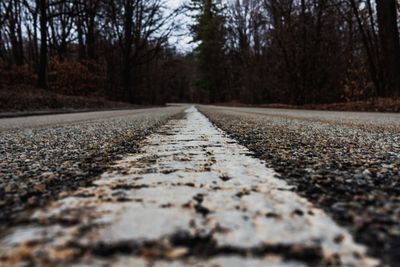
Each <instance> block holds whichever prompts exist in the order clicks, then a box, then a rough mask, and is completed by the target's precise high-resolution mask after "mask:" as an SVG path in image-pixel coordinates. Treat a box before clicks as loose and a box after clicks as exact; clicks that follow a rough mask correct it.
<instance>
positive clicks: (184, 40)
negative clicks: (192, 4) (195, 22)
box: [166, 0, 193, 52]
mask: <svg viewBox="0 0 400 267" xmlns="http://www.w3.org/2000/svg"><path fill="white" fill-rule="evenodd" d="M184 1H187V0H166V2H167V3H168V5H169V6H170V8H171V9H174V8H177V7H179V5H181V4H182V3H183V2H184ZM179 19H180V20H181V24H182V25H181V28H182V29H181V33H180V34H184V35H185V36H181V37H179V38H178V37H172V38H171V40H170V42H171V44H174V45H176V46H177V48H178V49H180V50H182V51H185V52H189V51H190V50H192V48H193V45H192V44H189V43H190V41H191V40H192V38H191V36H190V34H189V32H188V28H187V26H188V25H187V24H188V19H187V18H186V17H185V16H184V15H182V16H181V17H180V18H179Z"/></svg>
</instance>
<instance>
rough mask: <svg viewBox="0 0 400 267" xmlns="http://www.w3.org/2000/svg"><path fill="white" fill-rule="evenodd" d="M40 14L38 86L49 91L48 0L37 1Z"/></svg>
mask: <svg viewBox="0 0 400 267" xmlns="http://www.w3.org/2000/svg"><path fill="white" fill-rule="evenodd" d="M37 3H38V4H39V12H40V39H41V40H40V59H39V69H38V86H39V87H40V88H44V89H47V63H48V62H47V60H48V59H47V10H46V0H37Z"/></svg>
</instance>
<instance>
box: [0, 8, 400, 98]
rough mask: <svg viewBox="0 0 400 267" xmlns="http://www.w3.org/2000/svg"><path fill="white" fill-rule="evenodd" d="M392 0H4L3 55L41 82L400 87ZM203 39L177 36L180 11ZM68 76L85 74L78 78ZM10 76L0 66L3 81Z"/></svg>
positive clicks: (89, 86) (61, 86)
mask: <svg viewBox="0 0 400 267" xmlns="http://www.w3.org/2000/svg"><path fill="white" fill-rule="evenodd" d="M398 11H399V8H398V3H397V1H395V0H387V1H386V0H385V1H372V0H329V1H328V0H229V1H228V0H227V1H219V0H187V1H186V2H185V5H184V6H182V8H180V9H178V10H171V9H169V8H168V7H167V4H166V2H165V1H164V0H115V1H105V0H64V1H60V0H2V1H1V2H0V65H1V69H2V70H10V69H11V70H14V69H19V70H20V69H24V71H25V72H27V73H30V74H31V75H33V76H34V77H35V80H36V86H38V87H41V88H45V89H46V90H49V91H56V92H60V93H64V94H79V95H87V94H91V93H94V92H95V93H96V94H103V95H105V96H107V97H109V98H111V99H116V100H123V101H129V102H132V103H164V102H166V101H201V102H225V101H233V100H238V101H241V102H246V103H272V102H280V103H290V104H309V103H327V102H335V101H349V100H359V99H366V98H371V97H396V96H399V95H400V43H399V31H398V24H399V20H398ZM183 12H187V13H188V14H190V16H191V17H192V20H191V22H188V24H189V25H184V26H183V27H184V28H188V29H190V31H191V33H192V34H193V39H194V41H196V45H197V46H196V48H195V49H194V51H193V52H191V53H186V54H182V52H179V50H177V49H176V48H175V47H174V46H173V45H172V44H170V43H169V40H170V37H171V35H173V34H175V33H176V29H177V27H178V26H181V27H182V25H181V23H179V22H178V18H177V17H178V14H182V13H183ZM71 77H75V78H74V79H75V80H76V83H74V84H72V85H71V80H74V79H72V78H71ZM9 83H10V81H8V80H7V77H3V76H2V75H0V88H1V87H3V88H4V87H6V86H7V85H8V84H9Z"/></svg>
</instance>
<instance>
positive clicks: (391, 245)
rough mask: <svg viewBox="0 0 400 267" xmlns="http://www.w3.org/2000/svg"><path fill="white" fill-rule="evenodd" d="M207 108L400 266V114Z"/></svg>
mask: <svg viewBox="0 0 400 267" xmlns="http://www.w3.org/2000/svg"><path fill="white" fill-rule="evenodd" d="M200 110H201V111H202V112H203V113H204V114H206V115H207V116H208V117H209V118H210V119H211V121H212V122H214V123H215V124H216V125H217V126H219V127H220V128H221V129H222V130H224V131H225V132H227V133H228V134H229V135H230V136H231V137H232V138H234V139H236V140H238V141H239V143H240V144H242V145H244V146H246V147H248V148H249V149H250V150H251V151H253V152H254V153H255V155H256V156H257V157H258V158H261V159H263V160H265V161H266V163H267V166H269V167H271V168H273V169H274V170H275V171H277V172H278V173H279V174H280V176H281V179H283V180H285V181H287V182H288V183H289V184H290V185H293V186H294V190H295V192H297V193H298V194H300V195H302V196H304V197H305V198H307V199H308V200H310V201H311V202H312V203H314V204H315V205H317V206H318V207H320V208H322V209H323V210H325V211H326V212H327V213H328V214H329V215H330V216H331V217H333V218H334V220H335V221H336V222H338V223H339V224H340V225H342V226H344V227H346V228H347V229H349V230H350V232H351V233H352V234H353V235H354V236H355V238H356V241H358V242H360V243H362V244H365V245H367V246H368V248H369V252H370V254H371V255H373V256H375V257H378V258H380V259H382V260H383V261H384V262H385V263H387V264H389V265H390V266H400V256H399V255H400V253H399V251H400V224H399V221H400V198H399V195H400V114H386V113H358V112H325V111H302V110H277V109H259V108H254V109H252V108H228V107H212V106H201V108H200Z"/></svg>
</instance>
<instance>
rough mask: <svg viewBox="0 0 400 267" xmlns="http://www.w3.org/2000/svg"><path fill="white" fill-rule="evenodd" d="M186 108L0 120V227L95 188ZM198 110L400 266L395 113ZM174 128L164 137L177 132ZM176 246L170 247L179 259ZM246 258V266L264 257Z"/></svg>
mask: <svg viewBox="0 0 400 267" xmlns="http://www.w3.org/2000/svg"><path fill="white" fill-rule="evenodd" d="M185 108H187V106H185V105H184V106H175V107H167V108H156V109H144V110H124V111H105V112H90V113H79V114H63V115H53V116H51V115H46V116H34V117H24V118H12V119H1V120H0V177H1V178H0V196H1V197H0V220H1V225H2V227H1V228H0V230H1V233H5V232H7V231H8V230H9V229H10V226H11V225H13V226H15V225H16V226H18V225H26V224H27V221H29V220H30V219H29V218H30V216H31V215H30V214H31V212H32V211H34V210H37V209H42V208H43V207H46V206H47V205H48V203H49V201H57V200H58V199H60V198H61V199H62V198H64V197H65V196H66V195H67V196H68V194H74V192H76V190H80V189H79V188H87V187H90V186H92V183H93V181H95V180H97V179H98V178H99V177H100V175H101V174H102V173H104V172H106V171H107V170H109V169H110V168H111V166H112V164H113V163H114V162H116V161H117V160H119V159H121V158H124V157H126V156H127V155H135V154H136V153H139V152H140V147H141V146H142V143H143V140H144V138H146V137H148V136H149V135H150V133H153V132H155V131H157V130H158V129H160V126H161V125H164V124H165V123H166V122H167V121H168V120H169V119H171V118H174V119H177V120H179V119H182V116H183V113H182V111H183V110H184V109H185ZM199 110H200V111H201V112H202V113H203V114H205V115H206V116H207V117H208V118H209V119H210V120H211V121H212V122H213V123H214V124H215V125H216V126H218V127H219V128H220V129H222V130H224V131H225V132H226V133H228V134H229V135H230V136H231V137H232V138H233V139H235V140H237V141H238V142H239V143H240V144H241V145H244V146H245V147H247V148H248V149H250V150H251V151H252V152H253V153H254V156H255V157H257V158H260V159H262V160H264V161H265V163H266V165H267V167H269V168H271V169H272V170H274V171H276V172H277V173H278V175H279V176H280V177H279V179H281V180H283V181H285V182H286V183H287V184H288V185H289V186H291V188H292V191H293V192H294V193H296V194H298V195H300V196H301V197H304V198H305V199H307V201H309V202H310V203H311V204H312V205H315V206H316V207H317V208H319V209H322V210H323V211H325V212H326V213H327V214H328V216H330V217H331V218H333V220H334V222H335V223H337V224H338V225H339V226H341V227H343V228H344V229H346V231H349V233H350V234H351V235H353V236H354V238H355V241H356V242H357V243H359V244H361V245H365V246H366V247H367V249H368V253H369V255H370V256H371V257H374V258H377V259H379V260H381V261H382V262H383V264H387V265H388V266H400V259H399V253H398V251H399V249H400V224H399V223H398V222H399V221H400V198H399V195H400V173H399V169H400V115H399V114H380V113H356V112H321V111H301V110H281V109H260V108H231V107H215V106H199ZM198 127H202V126H201V124H199V125H198ZM171 131H172V132H171V133H168V134H167V136H169V135H173V134H176V131H174V130H173V129H171ZM153 141H154V140H153ZM181 141H184V140H181ZM174 142H175V141H174ZM174 142H172V143H174ZM160 143H161V141H160ZM228 143H229V142H228ZM227 153H230V152H227ZM156 154H157V153H156ZM150 158H151V157H150ZM149 160H150V159H149ZM150 162H151V161H150ZM224 164H225V165H227V164H229V163H227V162H225V163H224ZM133 188H134V187H133ZM164 204H165V203H164ZM167 204H168V203H167ZM167 206H168V205H167ZM201 208H202V207H200V210H201ZM203 211H205V210H203ZM222 230H223V229H222ZM185 240H186V239H185ZM185 240H181V241H182V242H186V241H187V240H186V241H185ZM201 240H202V239H200V241H201ZM203 241H204V242H206V240H203ZM190 242H199V240H197V241H196V240H191V241H190ZM207 242H209V241H207ZM182 251H183V250H178V251H172V252H174V253H176V255H178V256H179V257H180V256H182V255H181V253H183V252H182ZM189 251H195V249H194V248H193V247H191V248H190V249H189ZM196 253H197V252H196ZM207 253H211V252H207ZM296 253H297V252H296ZM239 254H240V253H239ZM174 255H175V254H174ZM176 255H175V256H176ZM207 255H208V254H207ZM290 255H291V254H290ZM296 255H297V254H296ZM292 256H293V255H292ZM297 256H298V255H297ZM0 258H1V255H0ZM231 260H232V259H230V260H228V263H226V264H227V265H230V264H231V263H232V261H231ZM233 262H235V259H233ZM305 262H307V261H305ZM217 263H219V262H218V261H217V262H216V264H217ZM236 263H238V261H236ZM253 263H254V264H252V265H249V266H253V265H254V266H258V265H257V264H262V262H261V263H260V262H258V261H256V262H253ZM256 263H257V264H256ZM260 266H262V265H260ZM277 266H281V265H277ZM282 266H289V265H282ZM290 266H292V265H290ZM311 266H312V265H311ZM334 266H342V265H340V264H337V265H334Z"/></svg>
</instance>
